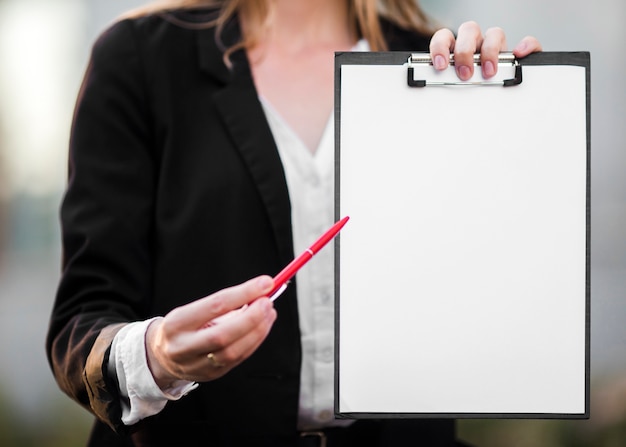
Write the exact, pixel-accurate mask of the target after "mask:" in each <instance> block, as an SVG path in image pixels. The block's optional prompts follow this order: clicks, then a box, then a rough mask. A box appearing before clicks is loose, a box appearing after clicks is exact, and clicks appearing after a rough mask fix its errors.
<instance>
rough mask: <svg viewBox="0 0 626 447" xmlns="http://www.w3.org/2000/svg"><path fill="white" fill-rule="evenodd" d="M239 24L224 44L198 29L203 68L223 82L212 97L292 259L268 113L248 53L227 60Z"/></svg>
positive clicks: (281, 247) (284, 255)
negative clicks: (225, 51)
mask: <svg viewBox="0 0 626 447" xmlns="http://www.w3.org/2000/svg"><path fill="white" fill-rule="evenodd" d="M239 35H240V31H239V26H238V23H237V21H236V20H233V21H232V22H231V23H230V24H228V25H227V26H226V28H225V29H224V32H223V35H222V42H223V43H220V42H216V39H215V33H214V30H213V29H207V30H201V31H199V32H198V49H199V55H198V57H199V66H200V70H201V71H203V72H204V73H206V74H207V75H209V76H211V77H213V78H214V79H217V80H218V81H221V82H223V83H224V87H223V88H222V89H220V90H218V91H217V92H216V93H215V94H214V96H213V98H214V100H215V104H216V106H217V108H218V110H219V112H220V114H221V115H222V119H223V122H224V125H225V126H226V128H227V129H228V132H229V133H230V135H231V137H232V139H233V142H234V143H235V146H236V148H237V150H238V151H239V152H240V153H241V155H242V158H243V160H244V161H245V163H246V165H247V167H248V169H249V171H250V174H251V176H252V178H253V179H254V182H255V183H256V185H257V189H258V191H259V194H260V196H261V198H262V200H263V203H264V204H265V208H266V210H267V214H268V218H269V220H270V223H271V225H272V228H273V231H274V239H275V241H276V246H277V247H278V252H279V256H280V258H281V260H282V262H283V263H284V264H286V263H287V262H289V261H290V260H291V259H292V258H293V255H294V254H293V242H292V234H291V205H290V202H289V193H288V190H287V181H286V179H285V173H284V171H283V166H282V163H281V161H280V156H279V155H278V150H277V148H276V143H275V141H274V137H273V136H272V133H271V130H270V128H269V125H268V124H267V120H266V118H265V113H264V112H263V108H262V106H261V103H260V102H259V99H258V94H257V91H256V88H255V86H254V82H253V80H252V75H251V72H250V67H249V64H248V60H247V57H246V54H245V52H244V51H237V52H235V53H234V54H233V55H232V56H231V61H232V67H231V68H230V69H229V68H227V67H226V65H225V64H224V61H223V47H228V46H230V45H231V44H232V43H233V42H236V41H237V40H238V36H239Z"/></svg>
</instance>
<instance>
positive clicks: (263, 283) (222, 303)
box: [165, 276, 274, 332]
mask: <svg viewBox="0 0 626 447" xmlns="http://www.w3.org/2000/svg"><path fill="white" fill-rule="evenodd" d="M273 285H274V281H273V279H272V278H271V277H269V276H259V277H257V278H253V279H251V280H249V281H246V282H244V283H242V284H238V285H236V286H233V287H229V288H226V289H222V290H220V291H219V292H216V293H214V294H212V295H209V296H207V297H205V298H200V299H198V300H196V301H193V302H191V303H189V304H187V305H185V306H181V307H177V308H176V309H174V310H173V311H171V312H170V313H169V314H167V315H166V317H165V318H166V320H167V322H168V327H169V328H170V330H172V331H177V332H180V331H183V330H195V329H199V328H200V327H202V326H204V325H205V324H206V323H207V322H209V321H211V320H212V319H214V318H216V317H218V316H220V315H224V314H226V313H227V312H230V311H232V310H235V309H238V308H240V307H241V306H243V305H245V304H248V303H250V302H252V301H254V300H256V299H258V298H260V297H262V296H265V295H267V294H268V293H269V292H270V291H271V290H272V287H273Z"/></svg>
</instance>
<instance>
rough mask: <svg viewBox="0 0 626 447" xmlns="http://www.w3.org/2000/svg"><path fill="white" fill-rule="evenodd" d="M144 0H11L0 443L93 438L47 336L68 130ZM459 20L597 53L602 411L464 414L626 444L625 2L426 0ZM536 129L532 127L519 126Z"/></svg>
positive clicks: (4, 116) (1, 66)
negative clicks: (583, 414) (81, 91)
mask: <svg viewBox="0 0 626 447" xmlns="http://www.w3.org/2000/svg"><path fill="white" fill-rule="evenodd" d="M142 3H144V2H142V1H140V0H0V445H2V446H40V447H41V446H44V447H47V446H63V447H72V446H81V445H84V443H85V440H86V437H87V433H88V431H89V424H90V420H91V417H90V416H89V414H88V413H87V412H86V411H85V410H83V409H81V408H80V407H78V406H77V405H76V404H74V403H73V402H71V401H70V400H69V399H68V398H66V397H65V396H64V395H63V394H62V393H61V392H60V391H58V388H57V387H56V384H55V383H54V380H53V378H52V375H51V373H50V371H49V368H48V365H47V361H46V359H45V354H44V337H45V333H46V329H47V324H48V323H47V320H48V315H49V312H50V309H51V306H52V302H53V298H54V293H55V287H56V282H57V280H58V277H59V269H60V267H59V264H60V243H59V225H58V221H57V215H58V205H59V201H60V198H61V196H62V193H63V188H64V185H65V178H66V172H67V171H66V151H67V139H68V129H69V126H70V120H71V116H72V110H73V106H74V101H75V98H76V94H77V91H78V88H79V85H80V81H81V78H82V75H83V73H84V70H85V67H86V63H87V59H88V56H89V50H90V47H91V44H92V43H93V41H94V39H95V38H96V36H97V35H98V34H99V33H100V32H101V31H102V30H103V29H104V28H105V27H106V26H107V25H108V24H109V23H111V21H112V20H114V19H115V17H116V16H118V15H119V14H120V13H122V12H123V11H125V10H127V9H130V8H133V7H135V6H138V5H140V4H142ZM422 5H423V6H424V8H425V9H426V11H427V12H428V13H430V15H431V16H433V17H434V18H436V19H437V20H438V21H439V23H441V24H442V25H444V26H448V27H451V28H456V27H457V26H458V24H460V23H461V22H462V21H464V20H468V19H472V20H476V21H477V22H478V23H479V24H480V25H481V26H482V27H483V28H484V29H486V28H487V27H490V26H496V25H497V26H501V27H502V28H504V29H505V30H506V32H507V36H508V40H509V46H510V47H513V46H514V45H515V43H516V42H517V41H518V40H520V39H521V38H522V37H523V36H524V35H527V34H532V35H534V36H536V37H538V38H539V40H540V41H541V42H542V43H543V46H544V49H545V50H550V51H590V52H591V61H592V62H591V65H592V70H591V73H592V76H591V77H592V87H591V93H592V100H591V110H592V282H591V285H592V287H591V293H592V314H591V315H592V317H591V327H592V332H591V382H592V392H591V418H590V419H589V420H585V421H555V420H465V421H460V423H459V433H460V436H461V437H462V438H464V439H466V440H467V441H469V442H472V443H474V444H476V445H477V446H478V447H492V446H493V447H495V446H498V447H501V446H507V447H531V446H532V447H538V446H546V447H565V446H569V447H623V446H626V299H625V296H624V295H625V291H626V175H624V174H625V173H626V169H625V168H626V146H625V145H624V141H625V139H626V138H625V137H626V122H625V120H624V117H625V116H626V88H625V87H624V82H623V80H622V79H623V76H624V73H625V72H626V59H625V58H624V57H623V56H622V54H623V43H624V42H625V41H626V28H625V27H624V21H625V20H626V2H624V1H623V0H596V1H594V2H588V1H582V0H508V1H507V0H422ZM525 130H526V129H523V128H520V131H525Z"/></svg>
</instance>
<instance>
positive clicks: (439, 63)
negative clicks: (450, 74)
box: [430, 28, 455, 70]
mask: <svg viewBox="0 0 626 447" xmlns="http://www.w3.org/2000/svg"><path fill="white" fill-rule="evenodd" d="M454 44H455V39H454V34H453V33H452V31H450V30H449V29H445V28H444V29H440V30H438V31H437V32H435V34H433V37H432V38H431V40H430V57H431V60H432V61H433V66H434V67H435V68H436V69H437V70H444V69H446V68H447V67H448V64H449V62H450V52H451V51H453V50H454Z"/></svg>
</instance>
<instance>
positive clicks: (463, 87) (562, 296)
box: [335, 52, 591, 419]
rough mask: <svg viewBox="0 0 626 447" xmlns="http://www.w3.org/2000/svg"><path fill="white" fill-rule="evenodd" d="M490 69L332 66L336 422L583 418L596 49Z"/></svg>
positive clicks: (338, 61)
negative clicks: (340, 223) (340, 227)
mask: <svg viewBox="0 0 626 447" xmlns="http://www.w3.org/2000/svg"><path fill="white" fill-rule="evenodd" d="M451 62H453V59H452V60H451ZM476 64H479V60H476ZM498 72H499V76H500V78H497V79H490V80H485V79H482V76H481V74H480V67H478V66H477V67H476V70H475V74H474V77H473V78H472V79H471V80H470V81H468V82H460V81H459V80H458V78H456V75H455V74H454V69H453V68H450V69H449V70H447V71H446V72H444V73H438V72H436V71H435V70H434V68H433V67H432V64H431V63H430V58H429V56H428V55H427V54H419V53H415V54H413V53H406V52H379V53H374V52H366V53H337V54H336V56H335V138H336V141H335V156H336V160H335V166H336V170H335V211H336V217H339V216H344V215H349V216H350V218H351V220H350V225H349V226H346V228H345V229H344V231H343V232H342V234H341V235H340V236H339V238H338V240H337V241H336V252H335V262H336V263H335V265H336V281H335V284H336V286H335V287H336V302H335V311H336V312H335V329H336V332H335V341H336V344H335V347H336V349H335V414H336V417H339V418H356V419H359V418H529V419H530V418H542V419H543V418H548V419H550V418H552V419H586V418H589V376H590V374H589V364H590V234H591V232H590V55H589V53H587V52H543V53H535V54H532V55H530V56H528V57H526V58H524V59H521V60H516V59H515V58H514V57H513V56H512V55H509V54H503V55H501V58H500V61H499V70H498Z"/></svg>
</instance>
